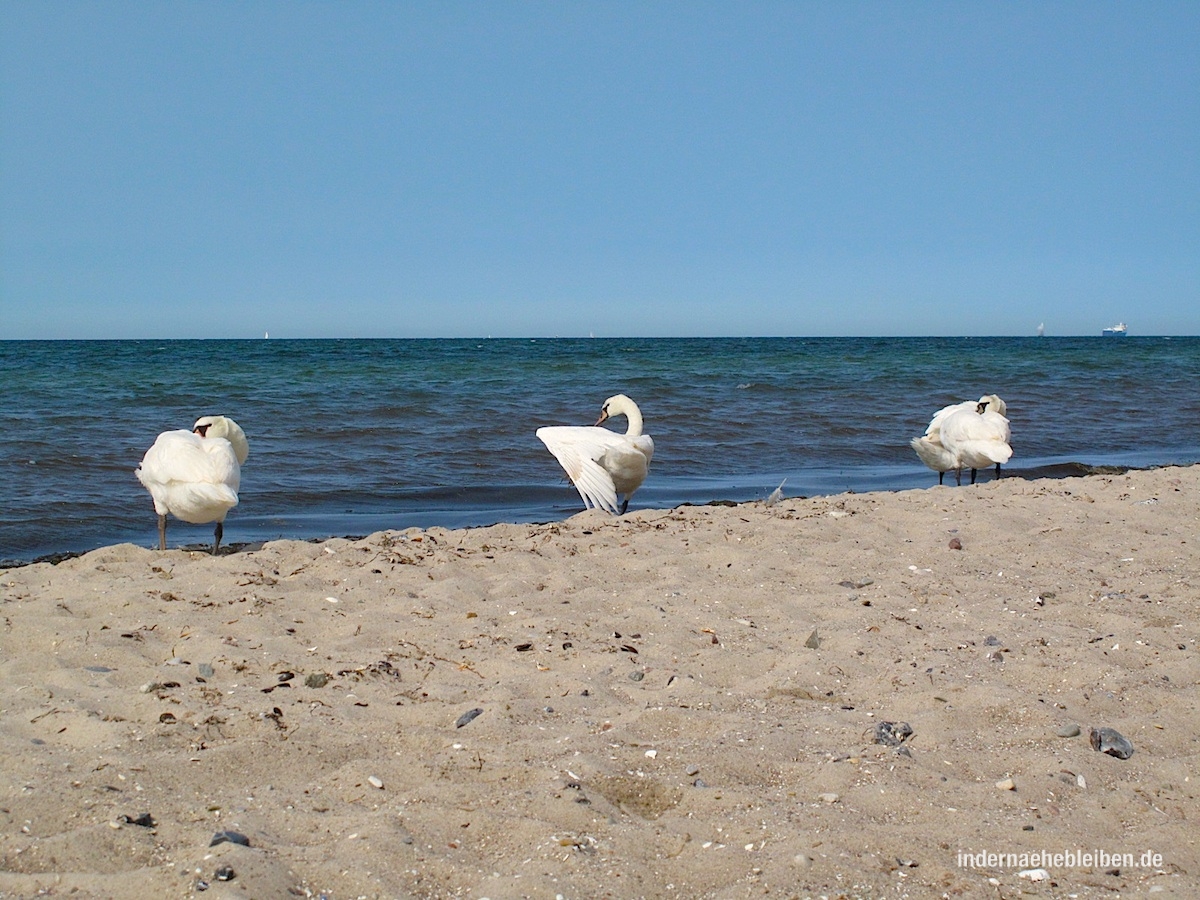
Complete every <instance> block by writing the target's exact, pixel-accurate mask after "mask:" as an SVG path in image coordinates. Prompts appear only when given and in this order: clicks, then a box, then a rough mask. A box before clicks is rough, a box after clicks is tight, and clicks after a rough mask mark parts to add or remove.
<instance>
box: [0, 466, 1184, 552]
mask: <svg viewBox="0 0 1200 900" xmlns="http://www.w3.org/2000/svg"><path fill="white" fill-rule="evenodd" d="M1189 465H1200V461H1197V462H1194V463H1182V464H1181V463H1163V464H1152V465H1145V466H1138V465H1116V464H1107V463H1096V464H1092V463H1080V462H1064V463H1055V464H1049V465H1043V466H1036V467H1033V468H1025V467H1018V466H1014V467H1012V468H1011V469H1008V468H1006V469H1005V475H1004V478H1005V479H1007V478H1014V479H1021V480H1025V481H1032V480H1037V479H1052V480H1062V479H1066V478H1086V477H1088V476H1089V475H1120V474H1123V473H1125V472H1135V471H1150V470H1153V469H1161V468H1179V467H1182V468H1186V467H1187V466H1189ZM984 477H985V478H986V479H987V480H991V476H990V475H985V476H984ZM1002 480H1003V479H1002ZM981 483H983V482H982V481H981ZM963 486H967V485H963ZM930 487H958V485H953V484H949V483H947V484H946V485H937V484H936V483H933V484H929V485H925V486H922V487H913V486H905V487H896V488H891V489H881V490H874V489H872V490H868V491H862V492H857V491H854V490H844V491H836V492H833V493H829V494H824V493H813V494H796V495H794V496H791V497H787V498H785V499H792V500H808V499H812V498H814V497H833V496H841V495H843V494H845V495H847V496H850V495H853V496H863V495H865V494H872V493H883V494H895V493H900V492H903V491H910V490H925V489H927V488H930ZM761 502H762V500H761V499H746V500H726V499H712V500H708V501H706V502H695V501H684V502H682V503H679V504H676V505H675V506H671V507H640V508H641V509H648V510H654V509H658V510H659V511H666V510H669V509H679V508H683V507H690V506H739V505H742V504H754V503H761ZM582 511H583V510H579V512H582ZM634 511H636V509H635V510H634ZM574 514H577V513H568V514H565V515H564V516H562V517H559V518H547V519H544V520H536V521H510V520H497V521H493V522H487V523H484V524H478V525H476V524H471V525H463V526H451V525H441V524H436V523H435V524H430V525H407V526H397V527H395V528H389V529H384V530H407V529H409V528H419V529H425V528H444V529H447V530H452V531H456V530H461V529H474V528H491V527H494V526H497V525H549V524H552V523H554V522H560V521H563V520H564V519H567V518H570V516H571V515H574ZM408 515H411V513H410V514H408ZM373 518H376V519H379V518H384V516H383V515H382V514H377V515H375V516H373ZM172 522H173V523H174V524H176V526H177V527H179V526H180V525H182V524H183V523H178V522H175V520H172ZM197 527H199V528H200V529H201V530H202V531H203V529H204V528H205V527H207V526H197ZM371 533H374V532H373V531H367V532H363V533H355V534H349V533H344V534H325V535H312V536H307V537H301V536H291V537H288V536H284V537H270V538H264V539H262V540H250V541H227V542H225V543H223V545H222V547H221V553H220V555H227V554H229V553H234V552H245V551H246V550H249V549H254V548H258V547H261V546H262V545H263V544H265V543H267V542H269V541H276V540H299V541H305V542H310V543H321V542H324V541H329V540H336V539H341V540H351V541H353V540H362V539H364V538H365V537H367V536H368V535H369V534H371ZM122 543H135V542H132V541H121V540H117V541H113V542H111V543H107V544H99V545H96V546H93V547H88V548H87V549H83V550H55V551H51V552H48V553H40V554H38V555H37V556H34V557H32V558H29V559H20V558H16V557H10V558H0V572H2V571H5V570H8V569H17V568H21V567H23V566H29V565H36V564H38V563H49V564H51V565H54V564H57V563H60V562H63V561H65V560H68V559H75V558H77V557H79V556H83V555H84V554H87V553H92V552H94V551H96V550H101V549H103V548H104V547H107V546H114V545H116V544H122ZM137 546H141V544H137ZM205 546H206V544H205V542H203V541H200V542H193V543H188V544H180V545H177V546H175V547H172V548H171V549H174V550H189V551H192V552H202V551H203V550H204V549H205ZM209 546H211V545H209ZM148 549H153V547H150V546H148Z"/></svg>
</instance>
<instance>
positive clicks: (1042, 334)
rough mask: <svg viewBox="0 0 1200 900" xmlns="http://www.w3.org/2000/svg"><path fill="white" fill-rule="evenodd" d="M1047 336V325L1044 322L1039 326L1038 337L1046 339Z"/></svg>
mask: <svg viewBox="0 0 1200 900" xmlns="http://www.w3.org/2000/svg"><path fill="white" fill-rule="evenodd" d="M1045 336H1046V323H1045V322H1043V323H1042V324H1041V325H1039V326H1038V337H1045Z"/></svg>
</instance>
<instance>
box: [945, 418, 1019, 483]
mask: <svg viewBox="0 0 1200 900" xmlns="http://www.w3.org/2000/svg"><path fill="white" fill-rule="evenodd" d="M997 420H999V421H997ZM941 435H942V445H943V446H944V447H945V448H946V450H948V451H949V452H950V453H951V454H953V455H954V457H955V459H956V460H957V461H958V463H959V464H960V465H963V466H969V467H970V468H972V469H985V468H987V467H988V466H990V465H993V464H994V463H1006V462H1008V460H1009V458H1011V457H1012V447H1010V446H1009V445H1008V420H1007V419H1005V418H1004V417H1003V416H1002V415H1000V414H999V413H985V414H984V415H982V416H981V415H979V413H976V412H971V411H961V412H958V413H955V414H954V415H952V416H949V417H948V418H947V419H946V420H945V421H944V422H943V423H942V428H941Z"/></svg>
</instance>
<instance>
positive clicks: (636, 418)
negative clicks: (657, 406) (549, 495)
mask: <svg viewBox="0 0 1200 900" xmlns="http://www.w3.org/2000/svg"><path fill="white" fill-rule="evenodd" d="M625 418H627V419H628V420H629V427H628V428H626V429H625V433H626V434H627V435H629V437H638V436H639V435H640V434H641V433H642V411H641V410H640V409H638V408H637V407H636V406H634V405H633V404H632V403H631V404H629V405H628V406H627V407H625Z"/></svg>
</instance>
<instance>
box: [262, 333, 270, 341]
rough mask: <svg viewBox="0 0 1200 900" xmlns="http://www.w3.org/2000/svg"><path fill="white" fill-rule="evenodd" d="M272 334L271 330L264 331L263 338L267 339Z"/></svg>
mask: <svg viewBox="0 0 1200 900" xmlns="http://www.w3.org/2000/svg"><path fill="white" fill-rule="evenodd" d="M270 336H271V332H269V331H264V332H263V340H264V341H265V340H267V339H268V338H269V337H270Z"/></svg>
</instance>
